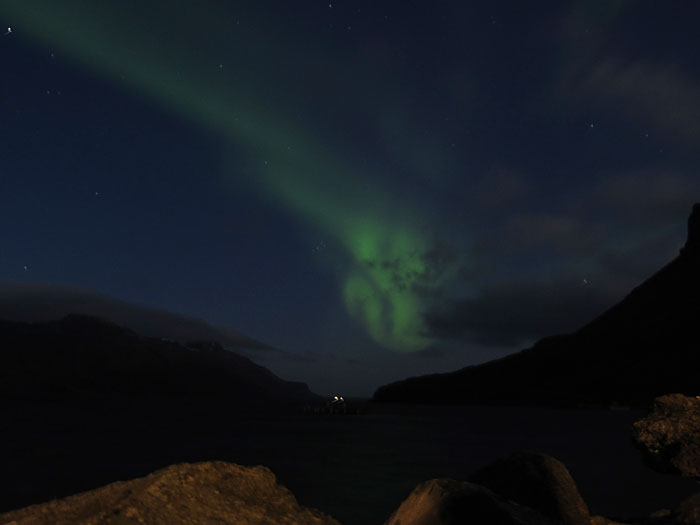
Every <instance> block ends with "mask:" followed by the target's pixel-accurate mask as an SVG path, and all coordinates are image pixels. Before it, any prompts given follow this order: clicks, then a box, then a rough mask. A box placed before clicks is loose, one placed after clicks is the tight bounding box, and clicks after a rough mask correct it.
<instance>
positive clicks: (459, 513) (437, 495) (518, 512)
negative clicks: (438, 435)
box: [385, 479, 556, 525]
mask: <svg viewBox="0 0 700 525" xmlns="http://www.w3.org/2000/svg"><path fill="white" fill-rule="evenodd" d="M471 523H473V524H482V523H489V524H493V525H496V524H497V525H554V524H555V523H556V522H554V521H552V520H550V519H549V518H547V517H545V516H543V515H542V514H540V513H538V512H536V511H534V510H532V509H530V508H528V507H525V506H523V505H518V504H517V503H514V502H511V501H508V500H507V499H505V498H503V497H501V496H499V495H497V494H495V493H493V492H492V491H490V490H489V489H487V488H485V487H482V486H480V485H476V484H474V483H467V482H464V481H455V480H452V479H432V480H430V481H426V482H424V483H421V484H420V485H418V486H417V487H416V488H415V489H414V490H413V492H411V494H410V495H409V496H408V498H407V499H406V500H404V502H403V503H401V505H400V506H399V508H398V509H396V511H395V512H394V513H393V514H392V515H391V517H390V518H389V520H388V521H387V522H386V523H385V525H457V524H471Z"/></svg>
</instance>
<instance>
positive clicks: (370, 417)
mask: <svg viewBox="0 0 700 525" xmlns="http://www.w3.org/2000/svg"><path fill="white" fill-rule="evenodd" d="M4 409H5V410H4V411H3V413H4V414H5V415H6V420H7V422H8V424H7V425H6V428H5V433H4V440H5V441H4V446H3V447H2V449H1V450H0V460H1V461H0V465H2V467H0V473H2V474H3V479H13V483H12V484H11V485H8V486H7V487H5V490H4V491H3V494H2V495H0V501H2V504H3V506H4V507H3V508H5V509H9V508H16V507H19V506H23V505H27V504H30V503H37V502H40V501H45V500H47V499H50V498H52V497H63V496H66V495H69V494H73V493H75V492H78V491H82V490H88V489H92V488H96V487H99V486H102V485H104V484H106V483H109V482H112V481H116V480H128V479H133V478H135V477H138V476H143V475H146V474H148V473H149V472H152V471H153V470H155V469H157V468H161V467H163V466H167V465H170V464H173V463H180V462H183V461H202V460H225V461H232V462H235V463H239V464H243V465H265V466H267V467H269V468H270V469H272V471H273V472H274V473H275V474H276V475H277V477H278V479H279V480H280V482H281V483H283V484H284V485H286V486H287V487H288V488H289V489H290V490H291V491H292V492H293V493H294V494H295V495H296V497H297V499H298V500H299V502H300V503H302V504H303V505H308V506H312V507H316V508H319V509H321V510H323V511H325V512H327V513H328V514H330V515H332V516H333V517H335V518H336V519H337V520H339V521H340V522H341V523H342V524H344V525H368V524H369V525H371V524H381V523H383V522H384V521H385V520H386V519H387V518H388V517H389V515H390V514H391V512H392V511H393V510H394V509H396V507H398V505H399V504H400V503H401V501H403V500H404V499H405V498H406V496H407V495H408V494H409V493H410V492H411V490H413V488H414V487H415V486H416V485H417V484H418V483H420V482H422V481H425V480H427V479H430V478H435V477H450V478H454V479H466V478H467V477H468V476H469V474H470V473H472V472H473V471H474V470H476V469H477V468H479V467H481V466H483V465H485V464H486V463H488V462H490V461H491V460H493V459H496V458H498V457H501V456H505V455H508V454H510V453H512V452H515V451H518V450H523V449H529V450H536V451H540V452H545V453H548V454H550V455H552V456H554V457H556V458H558V459H560V460H561V461H563V462H564V464H565V465H566V466H567V467H568V468H569V470H570V471H571V474H572V475H573V477H574V479H575V480H576V482H577V484H578V487H579V490H580V491H581V494H582V496H583V498H584V500H585V501H586V502H587V503H588V505H589V507H590V509H591V511H592V513H594V514H603V515H608V516H628V517H631V516H645V515H648V514H649V513H650V512H652V511H654V510H658V509H660V508H672V507H674V506H675V505H676V504H677V503H678V502H680V501H681V500H682V499H683V498H684V497H686V496H687V495H690V494H691V493H693V492H696V491H697V488H696V484H695V483H694V482H692V481H689V480H684V479H681V478H676V477H672V476H664V475H661V474H657V473H655V472H653V471H652V470H650V469H648V468H647V467H645V466H644V465H643V464H642V462H641V460H640V458H639V455H638V453H637V451H636V450H635V449H634V448H633V446H632V444H631V442H630V430H631V425H632V423H633V422H634V421H635V420H637V419H639V418H641V417H642V416H643V413H641V412H628V411H584V410H579V411H573V410H572V411H567V410H545V409H522V408H518V409H515V408H472V407H440V408H434V407H402V406H393V407H392V406H380V407H376V406H370V407H369V411H368V412H367V413H365V414H361V415H353V416H349V415H348V416H339V415H336V416H331V415H314V414H301V413H286V412H285V413H274V412H270V413H268V412H265V411H264V410H260V411H258V412H254V414H253V415H252V416H250V415H249V416H241V414H240V412H239V411H236V410H232V409H231V407H227V406H225V405H211V406H210V405H206V404H202V403H199V404H197V403H195V404H193V405H192V407H191V408H190V409H187V407H186V406H185V405H183V403H182V400H180V401H178V402H177V403H174V402H173V403H169V404H163V403H161V402H160V401H155V402H154V403H153V405H152V406H148V405H147V403H144V401H143V400H141V399H139V400H137V401H136V402H135V403H134V404H133V405H129V406H125V407H122V408H121V409H119V410H117V409H115V408H114V407H112V408H110V409H107V408H105V407H104V406H103V405H102V404H101V403H97V404H95V405H94V406H89V405H78V406H76V407H74V408H72V409H66V408H58V405H57V406H50V405H46V404H45V403H41V404H35V405H12V404H10V405H7V406H4ZM2 498H4V499H2Z"/></svg>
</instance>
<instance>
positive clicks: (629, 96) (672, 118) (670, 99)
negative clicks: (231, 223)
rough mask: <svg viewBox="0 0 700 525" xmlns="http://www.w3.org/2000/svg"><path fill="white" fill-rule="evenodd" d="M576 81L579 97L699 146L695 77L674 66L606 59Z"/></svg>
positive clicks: (699, 110)
mask: <svg viewBox="0 0 700 525" xmlns="http://www.w3.org/2000/svg"><path fill="white" fill-rule="evenodd" d="M577 80H578V82H579V86H580V87H579V88H578V89H579V90H580V93H581V94H582V95H584V96H587V97H589V98H590V97H593V98H595V99H596V100H598V101H600V102H603V103H607V104H611V105H614V106H615V107H616V108H617V107H620V108H622V109H624V110H626V111H627V112H628V113H630V114H631V115H633V116H635V117H637V118H643V119H647V120H650V121H651V122H652V123H653V124H655V125H656V126H658V127H659V128H661V129H663V130H664V131H665V132H666V133H667V134H669V135H672V136H673V137H674V138H677V139H679V140H682V141H684V142H685V143H687V144H690V145H695V144H697V143H698V140H699V137H700V120H699V119H698V115H699V114H700V94H699V93H698V89H697V86H698V78H696V77H694V76H692V75H690V74H688V73H686V72H685V71H683V70H681V69H680V68H679V67H678V66H676V65H675V64H672V63H664V62H659V61H651V60H646V59H637V60H624V59H622V58H618V57H607V58H604V59H602V60H599V61H598V62H596V63H595V64H594V65H592V66H591V67H590V68H589V69H587V70H586V71H585V72H584V73H583V74H582V77H580V78H578V79H577Z"/></svg>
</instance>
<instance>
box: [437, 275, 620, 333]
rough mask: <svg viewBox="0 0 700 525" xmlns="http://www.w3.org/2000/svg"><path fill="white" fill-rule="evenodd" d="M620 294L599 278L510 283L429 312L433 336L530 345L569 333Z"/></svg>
mask: <svg viewBox="0 0 700 525" xmlns="http://www.w3.org/2000/svg"><path fill="white" fill-rule="evenodd" d="M619 298H620V297H619V292H617V291H616V290H612V289H606V288H605V287H603V286H600V285H598V284H597V283H595V282H591V283H589V284H588V285H585V284H584V283H583V282H582V281H579V282H573V281H560V282H536V283H517V282H516V283H509V284H502V285H499V286H493V287H490V288H487V289H483V290H481V291H480V292H479V293H478V294H476V295H475V296H474V297H473V298H467V299H458V300H455V301H452V302H451V303H449V304H448V305H447V306H446V307H444V308H442V309H438V310H434V311H432V312H430V313H429V314H428V315H427V316H426V325H427V326H428V327H429V328H430V330H431V336H433V337H437V338H441V339H446V340H460V341H464V342H473V343H478V344H482V345H486V346H514V345H522V344H529V343H531V342H533V341H534V340H536V339H539V338H541V337H544V336H548V335H553V334H558V333H566V332H570V331H573V330H575V329H577V328H579V327H580V326H581V325H583V324H584V323H586V322H588V321H590V320H592V319H593V318H594V317H596V316H597V315H599V314H600V313H602V312H603V311H604V310H606V309H607V308H608V307H610V306H612V304H613V303H614V302H615V301H616V300H618V299H619Z"/></svg>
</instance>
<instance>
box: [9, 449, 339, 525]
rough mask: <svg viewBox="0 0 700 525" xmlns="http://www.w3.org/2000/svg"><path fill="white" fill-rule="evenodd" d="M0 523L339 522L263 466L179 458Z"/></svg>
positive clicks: (247, 524)
mask: <svg viewBox="0 0 700 525" xmlns="http://www.w3.org/2000/svg"><path fill="white" fill-rule="evenodd" d="M0 523H1V524H3V525H4V524H9V523H12V524H13V525H14V524H15V523H16V524H17V525H20V524H21V525H40V524H42V525H43V524H46V525H49V524H51V525H93V524H95V525H96V524H127V523H145V524H149V525H161V524H162V525H173V524H200V523H201V524H208V523H217V524H222V523H231V524H236V525H253V524H255V525H260V524H265V525H267V524H269V525H283V524H285V525H286V524H289V525H292V524H294V525H307V524H308V525H311V524H313V525H339V524H338V522H337V521H335V520H334V519H332V518H330V517H329V516H327V515H325V514H323V513H321V512H320V511H318V510H315V509H309V508H306V507H302V506H301V505H299V504H298V503H297V501H296V499H295V498H294V496H293V495H292V493H291V492H290V491H289V490H288V489H287V488H285V487H284V486H282V485H280V484H278V483H277V480H276V479H275V476H274V474H273V473H272V472H271V471H270V470H269V469H267V468H265V467H241V466H238V465H234V464H232V463H225V462H221V461H217V462H203V463H182V464H178V465H172V466H170V467H167V468H164V469H161V470H157V471H156V472H154V473H152V474H149V475H148V476H146V477H143V478H137V479H134V480H131V481H126V482H117V483H111V484H109V485H106V486H104V487H101V488H99V489H95V490H91V491H88V492H83V493H81V494H76V495H74V496H70V497H67V498H64V499H60V500H54V501H50V502H48V503H43V504H40V505H32V506H30V507H26V508H24V509H20V510H16V511H12V512H8V513H6V514H2V515H0Z"/></svg>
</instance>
